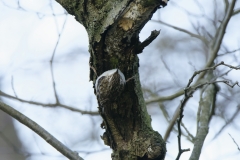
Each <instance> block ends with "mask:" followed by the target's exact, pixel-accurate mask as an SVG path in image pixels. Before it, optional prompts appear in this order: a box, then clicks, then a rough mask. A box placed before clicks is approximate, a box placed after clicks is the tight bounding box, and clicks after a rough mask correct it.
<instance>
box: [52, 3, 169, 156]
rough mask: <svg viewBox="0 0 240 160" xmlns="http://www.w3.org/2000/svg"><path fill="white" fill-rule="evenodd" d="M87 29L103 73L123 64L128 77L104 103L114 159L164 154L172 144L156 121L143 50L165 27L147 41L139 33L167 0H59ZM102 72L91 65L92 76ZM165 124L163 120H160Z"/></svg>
mask: <svg viewBox="0 0 240 160" xmlns="http://www.w3.org/2000/svg"><path fill="white" fill-rule="evenodd" d="M57 2H59V3H60V4H61V5H62V6H63V7H64V8H65V9H66V10H67V11H68V13H69V14H72V15H74V16H75V18H76V20H77V21H78V22H80V23H81V24H82V25H83V26H84V27H85V29H86V30H87V33H88V37H89V52H90V62H89V64H90V66H92V67H93V68H95V70H96V73H97V75H98V76H99V75H101V74H102V73H103V72H105V71H107V70H110V69H113V68H118V69H120V70H121V71H122V72H123V74H124V75H125V78H126V79H128V78H131V77H133V76H134V78H133V79H132V80H130V81H128V82H127V83H126V86H125V88H124V91H123V93H122V94H121V95H120V96H119V97H118V98H117V100H116V101H114V102H111V103H107V104H104V105H100V104H99V113H100V115H101V116H102V118H103V123H102V125H101V127H102V128H104V129H105V132H104V134H103V136H102V139H103V140H104V143H105V144H106V145H109V146H110V147H111V148H112V149H113V153H112V159H113V160H148V159H154V160H162V159H164V157H165V154H166V145H165V142H164V140H163V139H162V136H161V135H160V134H159V133H158V132H156V131H154V130H153V129H152V126H151V117H150V116H149V115H148V113H147V110H146V105H145V102H144V98H143V94H142V90H141V84H140V80H139V71H138V68H139V59H138V56H137V54H138V53H141V52H142V50H143V49H144V47H146V46H147V45H148V44H149V43H151V41H152V40H154V39H155V38H156V37H157V35H158V34H159V32H157V31H154V32H152V34H151V35H150V37H149V38H148V39H147V40H145V41H144V42H142V43H141V42H140V41H139V33H140V31H141V29H142V28H143V26H144V25H145V24H146V23H147V22H148V21H149V20H150V18H151V17H152V15H153V13H154V12H155V11H156V10H157V9H158V8H160V7H164V6H166V1H164V0H57ZM97 75H96V74H95V73H94V72H93V70H92V69H90V80H92V81H93V84H95V82H96V79H97ZM159 125H160V124H159Z"/></svg>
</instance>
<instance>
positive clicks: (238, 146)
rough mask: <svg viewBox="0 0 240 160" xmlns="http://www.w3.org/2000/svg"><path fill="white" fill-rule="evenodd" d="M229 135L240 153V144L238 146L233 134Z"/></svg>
mask: <svg viewBox="0 0 240 160" xmlns="http://www.w3.org/2000/svg"><path fill="white" fill-rule="evenodd" d="M228 134H229V136H230V137H231V138H232V140H233V142H234V143H235V144H236V146H237V149H238V150H239V151H240V148H239V146H238V144H237V142H236V141H235V139H234V138H233V137H232V136H231V134H230V133H228Z"/></svg>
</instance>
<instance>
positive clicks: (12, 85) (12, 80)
mask: <svg viewBox="0 0 240 160" xmlns="http://www.w3.org/2000/svg"><path fill="white" fill-rule="evenodd" d="M13 83H14V79H13V76H12V77H11V87H12V90H13V93H14V95H15V97H17V98H18V96H17V93H16V91H15V89H14V84H13Z"/></svg>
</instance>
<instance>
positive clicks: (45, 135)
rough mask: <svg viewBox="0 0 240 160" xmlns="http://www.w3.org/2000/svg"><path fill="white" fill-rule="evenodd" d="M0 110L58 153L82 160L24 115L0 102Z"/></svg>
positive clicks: (73, 159)
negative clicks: (31, 131) (35, 134)
mask: <svg viewBox="0 0 240 160" xmlns="http://www.w3.org/2000/svg"><path fill="white" fill-rule="evenodd" d="M0 109H1V110H2V111H4V112H5V113H7V114H9V115H10V116H12V117H13V118H15V119H16V120H18V121H19V122H21V123H22V124H24V125H25V126H27V127H28V128H30V129H31V130H33V131H34V132H35V133H37V134H38V135H39V136H40V137H42V138H43V139H44V140H45V141H46V142H47V143H49V144H50V145H51V146H53V147H54V148H55V149H57V150H58V151H59V152H60V153H62V154H63V155H64V156H66V157H67V158H69V159H71V160H83V159H82V158H81V157H80V156H79V155H78V153H77V152H74V151H72V150H70V149H69V148H67V147H66V146H65V145H64V144H62V143H61V142H60V141H58V140H57V139H56V138H55V137H54V136H52V135H51V134H50V133H48V132H47V131H46V130H45V129H44V128H42V127H41V126H39V125H38V124H37V123H36V122H34V121H33V120H31V119H30V118H28V117H26V116H25V115H24V114H22V113H20V112H18V111H17V110H15V109H14V108H12V107H10V106H9V105H7V104H5V103H3V102H1V101H0Z"/></svg>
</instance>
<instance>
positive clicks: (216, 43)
mask: <svg viewBox="0 0 240 160" xmlns="http://www.w3.org/2000/svg"><path fill="white" fill-rule="evenodd" d="M235 3H236V0H233V1H232V3H231V4H230V5H229V8H228V9H227V12H226V15H225V17H224V19H223V21H222V23H221V25H220V27H219V28H218V30H217V32H216V34H215V36H214V37H215V38H214V39H213V41H212V42H211V45H210V48H209V55H210V56H211V57H210V58H209V60H208V61H207V63H206V66H205V68H207V67H210V66H211V65H212V63H213V61H214V59H215V58H216V56H217V53H218V51H219V48H220V45H221V44H222V40H223V36H224V34H225V31H226V28H227V25H228V22H229V20H230V18H231V15H232V13H233V8H234V6H235ZM203 76H204V73H203V74H201V75H200V76H199V78H198V79H201V78H202V77H203Z"/></svg>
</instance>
